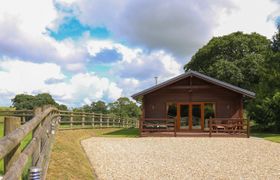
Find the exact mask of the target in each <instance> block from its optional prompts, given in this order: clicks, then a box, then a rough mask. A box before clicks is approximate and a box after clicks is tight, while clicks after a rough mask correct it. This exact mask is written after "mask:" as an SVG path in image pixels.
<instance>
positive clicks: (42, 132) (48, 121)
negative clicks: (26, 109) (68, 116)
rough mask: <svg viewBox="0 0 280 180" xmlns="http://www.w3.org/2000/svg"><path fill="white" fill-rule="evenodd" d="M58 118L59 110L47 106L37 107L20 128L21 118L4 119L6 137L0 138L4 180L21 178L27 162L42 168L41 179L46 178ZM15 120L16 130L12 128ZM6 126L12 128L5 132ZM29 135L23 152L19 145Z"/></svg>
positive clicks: (0, 156)
mask: <svg viewBox="0 0 280 180" xmlns="http://www.w3.org/2000/svg"><path fill="white" fill-rule="evenodd" d="M16 113H18V111H16ZM59 118H60V117H59V112H58V110H57V109H56V108H53V107H50V106H44V107H43V108H36V110H35V111H34V117H33V118H32V119H31V120H29V121H28V122H26V123H24V124H23V125H21V126H20V118H17V117H13V118H11V117H6V118H5V122H4V129H5V133H6V134H5V136H4V137H3V138H1V139H0V158H1V159H3V158H4V169H5V172H4V176H3V179H9V180H14V179H20V178H21V177H22V173H23V170H24V168H25V167H26V165H27V164H28V161H29V160H30V159H31V161H32V166H35V167H38V168H41V169H42V178H43V179H44V178H45V175H46V172H47V168H48V163H49V157H50V152H51V147H52V144H53V141H54V134H55V131H56V129H57V128H56V127H57V125H58V121H59ZM11 119H14V120H11ZM17 119H18V122H19V123H18V124H19V127H16V126H14V125H13V124H15V123H16V122H17V121H16V120H17ZM7 127H12V128H10V129H9V130H7V129H8V128H7ZM13 127H14V128H13ZM30 133H31V134H32V138H31V140H30V142H29V143H28V144H27V146H26V147H25V148H24V149H23V150H22V149H21V147H20V144H21V143H22V142H23V140H24V139H25V138H26V137H27V136H28V135H29V134H30Z"/></svg>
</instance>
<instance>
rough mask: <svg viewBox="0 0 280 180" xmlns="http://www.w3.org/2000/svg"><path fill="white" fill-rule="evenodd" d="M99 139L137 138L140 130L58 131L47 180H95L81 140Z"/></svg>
mask: <svg viewBox="0 0 280 180" xmlns="http://www.w3.org/2000/svg"><path fill="white" fill-rule="evenodd" d="M93 136H99V137H104V136H105V137H137V136H138V129H134V128H129V129H119V128H104V129H77V130H62V131H58V133H57V135H56V139H55V144H54V147H53V149H52V154H51V160H50V165H49V169H48V174H47V179H49V180H52V179H62V180H70V179H71V180H72V179H84V180H86V179H94V175H93V170H92V169H91V166H90V162H89V160H88V158H87V156H86V154H85V152H84V150H83V148H82V146H81V144H80V142H81V140H83V139H87V138H90V137H93Z"/></svg>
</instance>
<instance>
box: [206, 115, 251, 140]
mask: <svg viewBox="0 0 280 180" xmlns="http://www.w3.org/2000/svg"><path fill="white" fill-rule="evenodd" d="M213 133H227V134H231V135H246V136H247V137H250V121H249V119H242V118H210V119H209V136H210V137H211V136H212V134H213Z"/></svg>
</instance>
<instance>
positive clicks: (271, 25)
mask: <svg viewBox="0 0 280 180" xmlns="http://www.w3.org/2000/svg"><path fill="white" fill-rule="evenodd" d="M232 2H233V3H234V5H235V7H236V8H234V9H232V12H231V13H225V12H221V13H220V15H219V26H217V28H215V30H214V35H215V36H221V35H226V34H229V33H232V32H235V31H243V32H245V33H252V32H257V33H260V34H262V35H265V36H266V37H268V38H271V37H272V35H273V34H274V32H275V31H276V28H275V17H276V16H277V12H280V11H277V10H279V6H277V4H276V2H274V1H269V0H246V1H244V0H233V1H232ZM278 15H279V14H278Z"/></svg>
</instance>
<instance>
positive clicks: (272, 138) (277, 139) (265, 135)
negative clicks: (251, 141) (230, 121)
mask: <svg viewBox="0 0 280 180" xmlns="http://www.w3.org/2000/svg"><path fill="white" fill-rule="evenodd" d="M251 136H255V137H259V138H263V139H266V140H269V141H272V142H276V143H280V134H272V133H252V134H251Z"/></svg>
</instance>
